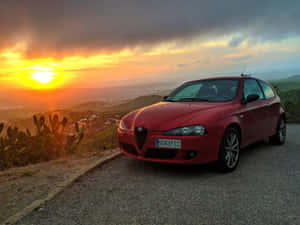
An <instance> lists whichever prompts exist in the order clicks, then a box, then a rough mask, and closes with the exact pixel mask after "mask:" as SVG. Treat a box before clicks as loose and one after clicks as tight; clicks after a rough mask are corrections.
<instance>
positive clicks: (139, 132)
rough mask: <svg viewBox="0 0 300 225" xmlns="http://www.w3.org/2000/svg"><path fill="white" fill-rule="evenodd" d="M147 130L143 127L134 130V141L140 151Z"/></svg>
mask: <svg viewBox="0 0 300 225" xmlns="http://www.w3.org/2000/svg"><path fill="white" fill-rule="evenodd" d="M147 133H148V131H147V129H146V128H144V127H136V128H135V129H134V136H135V141H136V144H137V146H138V147H139V149H142V148H143V146H144V144H145V142H146V139H147Z"/></svg>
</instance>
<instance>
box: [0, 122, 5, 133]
mask: <svg viewBox="0 0 300 225" xmlns="http://www.w3.org/2000/svg"><path fill="white" fill-rule="evenodd" d="M3 129H4V123H0V134H1V132H2V130H3Z"/></svg>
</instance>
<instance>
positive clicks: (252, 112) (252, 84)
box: [240, 78, 266, 145]
mask: <svg viewBox="0 0 300 225" xmlns="http://www.w3.org/2000/svg"><path fill="white" fill-rule="evenodd" d="M252 94H257V95H258V96H259V98H258V99H257V100H256V101H253V102H245V103H244V104H243V105H242V111H243V113H242V114H241V115H240V117H241V123H242V124H243V126H242V127H243V133H244V135H243V137H244V143H245V144H246V145H247V144H250V143H253V142H255V141H258V140H260V139H261V138H264V136H265V134H264V133H265V126H266V122H265V115H266V112H265V107H264V104H265V103H264V94H263V92H262V90H261V88H260V86H259V84H258V82H257V81H256V80H255V79H251V78H248V79H245V80H244V85H243V98H244V99H247V97H248V96H249V95H252Z"/></svg>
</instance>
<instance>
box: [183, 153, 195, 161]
mask: <svg viewBox="0 0 300 225" xmlns="http://www.w3.org/2000/svg"><path fill="white" fill-rule="evenodd" d="M196 156H197V152H195V151H186V152H185V156H184V159H185V160H190V159H193V158H195V157H196Z"/></svg>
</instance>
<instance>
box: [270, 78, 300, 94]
mask: <svg viewBox="0 0 300 225" xmlns="http://www.w3.org/2000/svg"><path fill="white" fill-rule="evenodd" d="M271 84H272V85H273V86H276V87H278V88H279V89H280V91H289V90H293V89H298V88H300V75H294V76H290V77H288V78H286V79H281V80H276V81H271Z"/></svg>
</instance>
